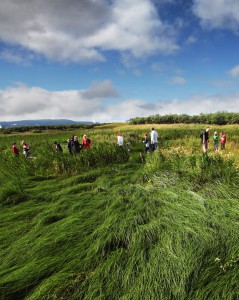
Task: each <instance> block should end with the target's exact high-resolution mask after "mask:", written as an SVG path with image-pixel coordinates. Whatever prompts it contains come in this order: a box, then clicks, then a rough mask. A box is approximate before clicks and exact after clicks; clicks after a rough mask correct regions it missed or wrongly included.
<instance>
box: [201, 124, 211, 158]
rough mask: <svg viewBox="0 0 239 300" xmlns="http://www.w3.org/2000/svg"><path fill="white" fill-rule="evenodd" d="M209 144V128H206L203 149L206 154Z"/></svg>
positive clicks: (203, 136) (203, 134)
mask: <svg viewBox="0 0 239 300" xmlns="http://www.w3.org/2000/svg"><path fill="white" fill-rule="evenodd" d="M208 143H209V128H206V130H205V131H203V133H202V149H203V152H204V153H206V152H207V149H208Z"/></svg>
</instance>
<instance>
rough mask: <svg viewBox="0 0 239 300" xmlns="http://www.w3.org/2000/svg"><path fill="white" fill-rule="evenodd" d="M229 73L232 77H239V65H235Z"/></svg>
mask: <svg viewBox="0 0 239 300" xmlns="http://www.w3.org/2000/svg"><path fill="white" fill-rule="evenodd" d="M228 74H229V75H230V76H232V77H237V76H239V65H237V66H235V67H234V68H232V69H231V70H229V71H228Z"/></svg>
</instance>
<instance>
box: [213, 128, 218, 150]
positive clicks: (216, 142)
mask: <svg viewBox="0 0 239 300" xmlns="http://www.w3.org/2000/svg"><path fill="white" fill-rule="evenodd" d="M213 142H214V150H215V151H216V152H218V143H219V135H218V133H217V131H215V132H214V135H213Z"/></svg>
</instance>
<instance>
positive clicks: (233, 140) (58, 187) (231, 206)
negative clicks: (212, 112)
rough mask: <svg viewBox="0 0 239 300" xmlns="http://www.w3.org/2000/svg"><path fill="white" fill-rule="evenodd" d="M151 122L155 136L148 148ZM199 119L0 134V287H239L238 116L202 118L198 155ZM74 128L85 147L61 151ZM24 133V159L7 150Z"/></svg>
mask: <svg viewBox="0 0 239 300" xmlns="http://www.w3.org/2000/svg"><path fill="white" fill-rule="evenodd" d="M152 126H154V127H155V129H156V130H157V131H158V133H159V137H160V138H159V148H158V150H157V151H155V152H154V153H147V154H145V153H144V151H143V149H144V144H143V139H144V133H150V128H151V127H152ZM206 127H207V125H201V126H199V125H180V124H176V125H157V124H155V125H129V124H122V123H119V124H118V123H114V124H105V125H99V126H95V127H94V128H91V129H85V130H84V131H83V130H75V131H74V132H73V131H56V130H51V131H49V130H48V131H42V132H39V133H36V132H29V133H27V134H25V133H21V134H19V133H18V134H14V133H12V134H9V135H6V134H0V206H1V210H0V226H1V236H0V259H1V266H0V299H3V300H16V299H17V300H21V299H26V300H33V299H34V300H35V299H36V300H38V299H41V300H42V299H65V300H68V299H69V300H78V299H85V300H95V299H98V300H106V299H107V300H118V299H121V300H141V299H143V300H152V299H153V300H154V299H156V300H158V299H159V300H204V299H205V300H211V299H212V300H224V299H225V300H237V299H239V288H238V278H239V250H238V245H239V189H238V186H239V126H238V125H227V126H216V125H215V126H209V127H210V143H209V151H208V154H206V155H205V154H203V152H202V148H201V145H200V138H199V135H200V129H205V128H206ZM215 130H216V131H218V132H220V131H224V132H226V134H227V144H226V149H225V150H223V151H219V153H215V152H214V150H213V141H212V134H213V132H214V131H215ZM117 133H122V134H123V136H124V139H125V143H127V142H128V143H130V152H128V149H127V148H126V147H124V148H123V149H119V147H118V145H117V144H116V140H117V139H116V135H117ZM72 134H76V135H77V136H78V137H79V138H80V139H81V138H82V136H83V134H87V135H88V136H89V137H90V138H91V139H92V141H93V143H92V149H90V151H82V152H81V153H80V154H79V155H75V156H72V155H70V154H69V153H68V151H67V148H66V140H67V139H68V138H69V137H70V136H71V135H72ZM22 140H27V142H29V143H30V145H31V157H32V158H30V159H25V158H24V157H23V156H22V155H20V157H13V154H12V153H11V145H12V142H13V141H16V143H17V145H18V146H19V148H20V142H21V141H22ZM54 141H58V142H60V143H61V145H62V146H63V154H59V153H57V152H55V151H54V150H53V148H52V144H53V142H54Z"/></svg>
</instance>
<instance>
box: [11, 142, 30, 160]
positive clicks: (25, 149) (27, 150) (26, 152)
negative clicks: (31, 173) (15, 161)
mask: <svg viewBox="0 0 239 300" xmlns="http://www.w3.org/2000/svg"><path fill="white" fill-rule="evenodd" d="M21 144H22V150H23V155H24V156H25V157H26V158H27V157H29V154H30V145H29V144H28V143H27V142H25V141H22V143H21ZM12 153H13V154H14V155H15V156H19V149H18V148H17V143H16V142H13V143H12Z"/></svg>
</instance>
